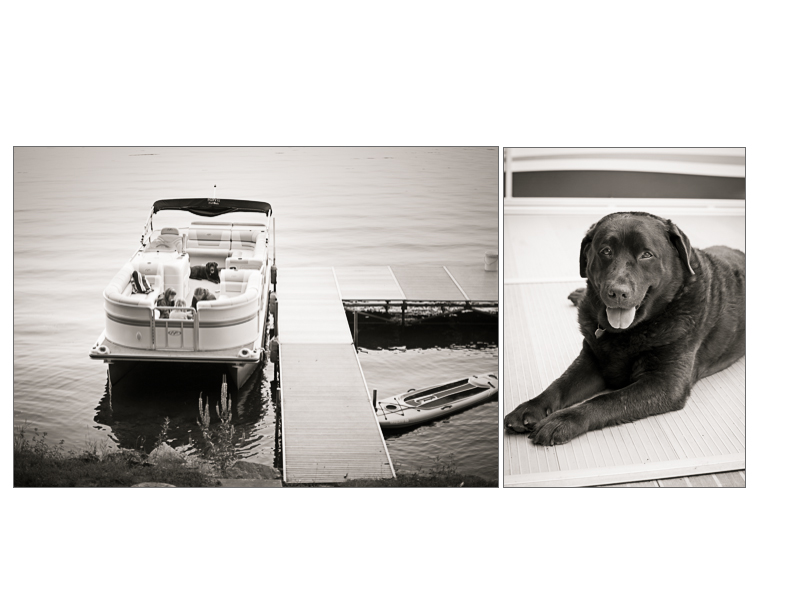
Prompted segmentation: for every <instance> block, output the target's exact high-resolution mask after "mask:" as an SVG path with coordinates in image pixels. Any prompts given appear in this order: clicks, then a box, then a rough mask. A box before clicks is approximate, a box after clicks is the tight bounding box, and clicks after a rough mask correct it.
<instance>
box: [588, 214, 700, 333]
mask: <svg viewBox="0 0 792 612" xmlns="http://www.w3.org/2000/svg"><path fill="white" fill-rule="evenodd" d="M694 260H695V253H694V252H693V250H692V249H691V248H690V240H688V237H687V236H686V235H685V234H684V233H683V232H682V231H681V230H680V229H679V228H678V227H677V226H676V225H674V224H673V223H672V222H671V221H668V220H666V219H661V218H660V217H656V216H654V215H650V214H648V213H634V212H631V213H613V214H610V215H608V216H606V217H603V218H602V219H600V220H599V221H598V222H597V223H595V224H594V225H593V226H591V228H590V229H589V231H588V232H587V233H586V236H585V238H583V242H582V243H581V245H580V275H581V276H582V277H583V278H587V279H588V281H589V284H590V286H591V287H592V288H593V291H590V292H588V293H590V294H593V295H592V297H591V302H592V304H593V306H594V307H595V308H596V309H597V310H598V313H597V317H598V320H599V322H600V325H602V326H603V327H604V328H605V329H610V330H611V331H619V330H625V329H628V328H630V327H632V326H634V325H636V324H637V323H640V322H641V321H644V320H647V319H651V318H652V316H654V315H655V314H657V313H658V312H660V311H661V310H662V309H663V308H664V307H665V306H666V304H668V302H669V301H671V299H673V297H674V294H675V293H676V291H677V289H679V287H680V286H681V285H682V283H683V282H684V281H685V279H686V278H688V277H690V276H691V275H694V274H695V272H694V271H693V263H694ZM606 323H607V325H606Z"/></svg>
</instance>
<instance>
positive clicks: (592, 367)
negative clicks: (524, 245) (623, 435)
mask: <svg viewBox="0 0 792 612" xmlns="http://www.w3.org/2000/svg"><path fill="white" fill-rule="evenodd" d="M580 275H581V276H582V277H583V278H585V279H587V282H586V289H585V290H578V291H576V292H573V293H572V295H570V296H569V297H570V299H571V300H572V301H573V303H575V304H576V306H577V307H578V323H579V324H580V331H581V332H582V334H583V349H582V350H581V351H580V355H578V356H577V358H576V359H575V361H573V362H572V365H570V366H569V368H568V369H567V370H566V372H564V373H563V374H562V375H561V376H560V377H559V378H558V380H556V381H555V382H553V383H552V384H551V385H550V386H549V387H548V388H547V389H545V390H544V391H543V392H542V393H541V394H539V395H538V396H537V397H535V398H533V399H531V400H529V401H527V402H524V403H522V404H520V405H519V406H517V408H516V409H515V410H514V411H513V412H511V413H510V414H508V415H507V416H506V418H505V426H506V428H507V429H508V430H510V431H512V432H517V433H526V434H528V435H529V436H530V437H531V438H532V439H533V442H534V443H535V444H542V445H552V444H563V443H565V442H569V440H571V439H572V438H575V437H577V436H579V435H581V434H583V433H585V432H587V431H591V430H594V429H601V428H603V427H607V426H609V425H618V424H620V423H629V422H630V421H635V420H638V419H642V418H644V417H648V416H651V415H653V414H662V413H664V412H670V411H672V410H680V409H681V408H683V407H684V406H685V402H686V401H687V398H688V396H689V395H690V390H691V388H692V387H693V384H694V383H695V382H696V381H697V380H699V379H701V378H704V377H705V376H709V375H710V374H714V373H715V372H719V371H720V370H723V369H725V368H727V367H729V366H730V365H731V364H733V363H734V362H735V361H737V360H738V359H740V357H742V356H743V355H744V354H745V254H744V253H743V252H742V251H738V250H735V249H731V248H728V247H724V246H715V247H710V248H708V249H695V248H691V247H690V241H689V240H688V237H687V236H685V234H684V233H683V232H682V230H680V229H679V228H678V227H677V226H676V225H674V223H672V222H671V221H668V220H666V219H661V218H660V217H656V216H654V215H650V214H648V213H641V212H630V213H613V214H611V215H608V216H606V217H604V218H602V219H601V220H600V221H599V222H597V223H595V224H594V225H593V226H592V227H591V228H590V229H589V231H588V232H587V233H586V236H585V238H583V242H582V244H581V245H580ZM605 391H609V392H607V393H603V392H605ZM598 394H599V395H598ZM595 396H596V397H595Z"/></svg>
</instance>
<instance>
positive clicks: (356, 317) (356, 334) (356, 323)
mask: <svg viewBox="0 0 792 612" xmlns="http://www.w3.org/2000/svg"><path fill="white" fill-rule="evenodd" d="M353 319H354V321H355V322H354V328H355V338H354V340H355V348H357V345H358V313H357V310H355V311H354V314H353Z"/></svg>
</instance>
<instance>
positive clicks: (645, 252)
mask: <svg viewBox="0 0 792 612" xmlns="http://www.w3.org/2000/svg"><path fill="white" fill-rule="evenodd" d="M652 257H654V255H652V254H651V253H650V252H649V251H644V252H643V253H642V254H641V259H650V258H652Z"/></svg>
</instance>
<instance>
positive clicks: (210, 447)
mask: <svg viewBox="0 0 792 612" xmlns="http://www.w3.org/2000/svg"><path fill="white" fill-rule="evenodd" d="M215 412H217V417H218V418H219V419H220V424H219V425H218V426H217V427H216V428H215V431H212V430H211V428H210V423H211V418H210V415H209V398H208V397H207V398H206V402H203V399H202V394H201V395H199V396H198V426H199V427H200V429H201V435H203V438H204V441H205V442H206V446H207V458H208V459H209V460H210V461H211V462H212V463H213V464H214V465H215V466H216V467H217V469H219V470H220V473H221V474H222V475H223V476H225V475H226V474H227V473H228V468H229V467H230V466H231V465H232V464H233V463H234V461H235V460H236V448H235V447H234V425H233V424H232V423H231V418H232V414H231V399H230V398H229V397H228V385H227V384H226V378H225V376H223V384H222V386H221V387H220V402H219V403H218V404H217V405H216V406H215Z"/></svg>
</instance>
